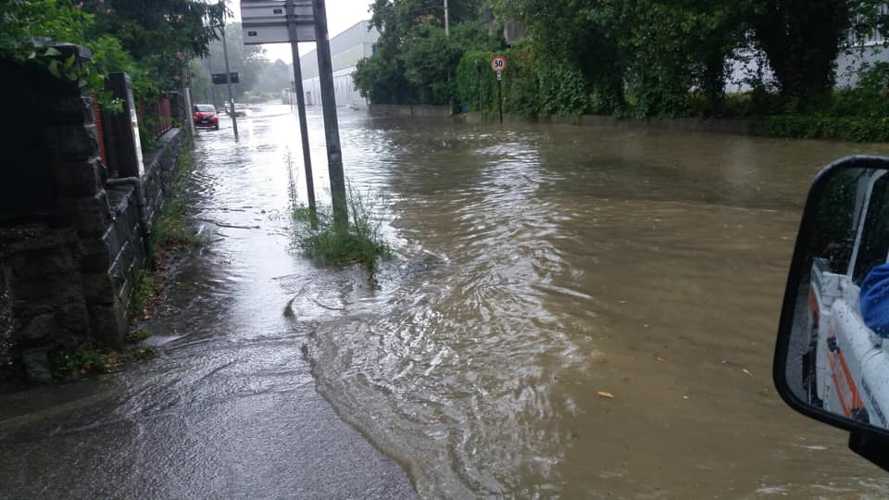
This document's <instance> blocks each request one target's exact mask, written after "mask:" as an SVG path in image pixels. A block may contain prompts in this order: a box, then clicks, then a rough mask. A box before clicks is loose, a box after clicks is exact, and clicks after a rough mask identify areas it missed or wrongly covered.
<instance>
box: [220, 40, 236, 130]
mask: <svg viewBox="0 0 889 500" xmlns="http://www.w3.org/2000/svg"><path fill="white" fill-rule="evenodd" d="M222 55H223V57H225V81H226V83H227V84H228V100H229V102H231V106H232V108H231V117H232V130H234V132H235V142H237V141H238V117H236V116H235V98H234V96H233V95H232V71H231V68H229V66H228V43H227V42H226V41H225V23H223V24H222Z"/></svg>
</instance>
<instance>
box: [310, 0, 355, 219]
mask: <svg viewBox="0 0 889 500" xmlns="http://www.w3.org/2000/svg"><path fill="white" fill-rule="evenodd" d="M313 6H314V11H315V43H316V44H317V47H316V48H317V53H318V77H319V78H320V80H321V105H322V107H323V114H324V136H325V139H326V140H327V170H328V176H329V177H330V196H331V198H333V200H332V201H333V222H334V225H335V226H336V227H338V228H342V229H345V228H346V227H348V224H349V211H348V205H347V202H346V180H345V176H344V175H343V153H342V148H341V147H340V127H339V122H338V121H337V116H336V95H335V94H334V88H333V63H332V62H331V60H330V40H328V39H327V8H326V7H325V5H324V0H314V1H313Z"/></svg>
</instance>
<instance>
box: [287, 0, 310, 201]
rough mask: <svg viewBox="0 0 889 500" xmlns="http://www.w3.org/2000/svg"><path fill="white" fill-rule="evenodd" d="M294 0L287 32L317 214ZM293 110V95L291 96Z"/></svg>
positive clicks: (290, 4)
mask: <svg viewBox="0 0 889 500" xmlns="http://www.w3.org/2000/svg"><path fill="white" fill-rule="evenodd" d="M294 16H295V12H294V8H293V0H287V18H288V22H287V30H288V31H289V32H290V53H291V54H293V85H294V87H295V88H296V114H297V115H298V116H299V135H300V137H301V139H302V145H303V146H302V148H303V164H304V165H305V169H306V191H307V192H308V197H309V210H310V211H311V212H312V213H313V214H314V213H315V181H314V179H313V177H312V154H311V152H310V151H309V126H308V124H307V122H306V96H305V93H304V92H303V76H302V69H301V68H300V65H299V47H298V45H299V44H298V43H297V34H296V23H295V22H294ZM290 108H291V109H293V94H291V96H290Z"/></svg>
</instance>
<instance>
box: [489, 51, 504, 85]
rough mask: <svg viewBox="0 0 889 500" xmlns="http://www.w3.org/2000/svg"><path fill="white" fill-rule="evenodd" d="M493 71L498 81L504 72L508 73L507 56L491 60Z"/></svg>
mask: <svg viewBox="0 0 889 500" xmlns="http://www.w3.org/2000/svg"><path fill="white" fill-rule="evenodd" d="M491 69H493V70H494V72H495V73H497V79H498V80H499V79H500V78H501V75H502V74H503V72H504V71H506V56H494V58H493V59H491Z"/></svg>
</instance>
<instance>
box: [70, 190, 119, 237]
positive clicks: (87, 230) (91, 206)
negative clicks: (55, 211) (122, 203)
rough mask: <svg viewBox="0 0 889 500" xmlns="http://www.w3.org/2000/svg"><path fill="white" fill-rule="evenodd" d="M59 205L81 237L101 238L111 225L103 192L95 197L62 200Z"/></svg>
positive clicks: (105, 196) (106, 200)
mask: <svg viewBox="0 0 889 500" xmlns="http://www.w3.org/2000/svg"><path fill="white" fill-rule="evenodd" d="M59 205H60V206H61V207H62V210H63V211H64V215H65V217H66V218H67V219H68V220H69V221H71V223H72V225H73V226H74V227H75V228H76V229H77V233H78V234H79V235H80V236H81V237H84V236H95V237H101V236H102V235H104V234H105V231H107V230H108V226H109V225H110V224H111V207H110V206H109V205H108V197H107V195H106V194H105V191H104V190H103V191H100V192H98V193H97V194H96V195H95V196H89V197H81V198H62V199H61V200H60V201H59Z"/></svg>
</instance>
